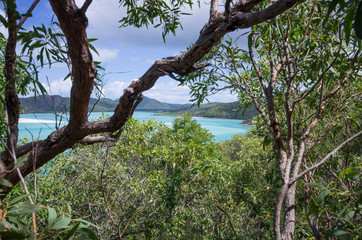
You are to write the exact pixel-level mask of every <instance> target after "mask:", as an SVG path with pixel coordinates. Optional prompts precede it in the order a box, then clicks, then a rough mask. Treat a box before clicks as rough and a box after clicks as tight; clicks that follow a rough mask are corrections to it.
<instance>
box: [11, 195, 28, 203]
mask: <svg viewBox="0 0 362 240" xmlns="http://www.w3.org/2000/svg"><path fill="white" fill-rule="evenodd" d="M26 197H28V194H23V195H21V196H18V197H16V198H14V199H13V200H11V201H10V202H9V205H13V204H15V203H17V202H19V201H20V200H21V199H24V198H26Z"/></svg>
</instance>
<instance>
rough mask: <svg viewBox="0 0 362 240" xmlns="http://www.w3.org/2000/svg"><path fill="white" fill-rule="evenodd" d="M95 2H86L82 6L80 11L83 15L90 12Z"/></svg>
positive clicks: (87, 0)
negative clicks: (89, 8) (89, 9)
mask: <svg viewBox="0 0 362 240" xmlns="http://www.w3.org/2000/svg"><path fill="white" fill-rule="evenodd" d="M92 1H93V0H86V1H85V2H84V4H83V6H82V8H81V9H80V11H81V12H82V13H85V12H86V11H87V10H88V7H89V6H90V5H91V3H92Z"/></svg>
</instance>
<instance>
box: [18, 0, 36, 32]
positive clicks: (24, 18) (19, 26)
mask: <svg viewBox="0 0 362 240" xmlns="http://www.w3.org/2000/svg"><path fill="white" fill-rule="evenodd" d="M39 1H40V0H35V1H34V2H33V4H32V5H31V6H30V8H29V9H28V11H27V12H26V13H25V15H24V16H23V18H22V19H21V20H20V22H19V23H18V31H19V29H20V28H21V27H22V26H23V24H24V23H25V21H26V20H27V19H28V18H29V16H30V14H31V13H32V12H33V10H34V8H35V7H36V5H38V3H39Z"/></svg>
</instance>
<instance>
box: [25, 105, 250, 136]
mask: <svg viewBox="0 0 362 240" xmlns="http://www.w3.org/2000/svg"><path fill="white" fill-rule="evenodd" d="M107 115H109V116H111V115H112V113H111V112H105V113H100V112H94V113H91V114H90V116H89V120H90V121H92V120H97V119H99V118H100V117H102V116H103V117H106V116H107ZM133 117H134V118H135V119H137V120H139V121H144V120H149V119H154V120H156V121H158V122H163V123H165V124H166V125H168V126H172V122H173V120H174V119H175V118H176V117H173V116H160V115H157V113H154V112H141V111H135V112H134V114H133ZM193 119H195V120H196V121H197V122H198V123H199V124H200V125H201V127H203V128H205V129H207V130H209V131H210V132H211V133H212V134H213V135H214V140H215V141H216V142H220V141H226V140H230V139H231V138H232V136H233V135H234V134H245V133H246V132H247V131H248V129H249V127H248V126H242V125H240V123H242V122H243V120H240V119H220V118H201V117H194V118H193ZM67 122H68V121H67V116H66V115H64V116H63V117H60V116H57V117H55V114H54V113H27V114H21V115H20V120H19V138H28V139H30V140H31V139H35V138H38V139H44V138H46V137H47V136H48V135H49V134H50V133H51V132H52V131H54V130H55V129H56V124H58V126H59V124H60V126H64V125H65V124H67Z"/></svg>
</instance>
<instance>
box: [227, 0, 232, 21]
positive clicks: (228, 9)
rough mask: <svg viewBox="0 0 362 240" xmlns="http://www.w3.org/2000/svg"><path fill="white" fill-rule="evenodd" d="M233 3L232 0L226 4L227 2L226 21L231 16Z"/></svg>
mask: <svg viewBox="0 0 362 240" xmlns="http://www.w3.org/2000/svg"><path fill="white" fill-rule="evenodd" d="M231 2H232V0H226V2H225V17H226V19H228V18H229V16H230V5H231Z"/></svg>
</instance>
